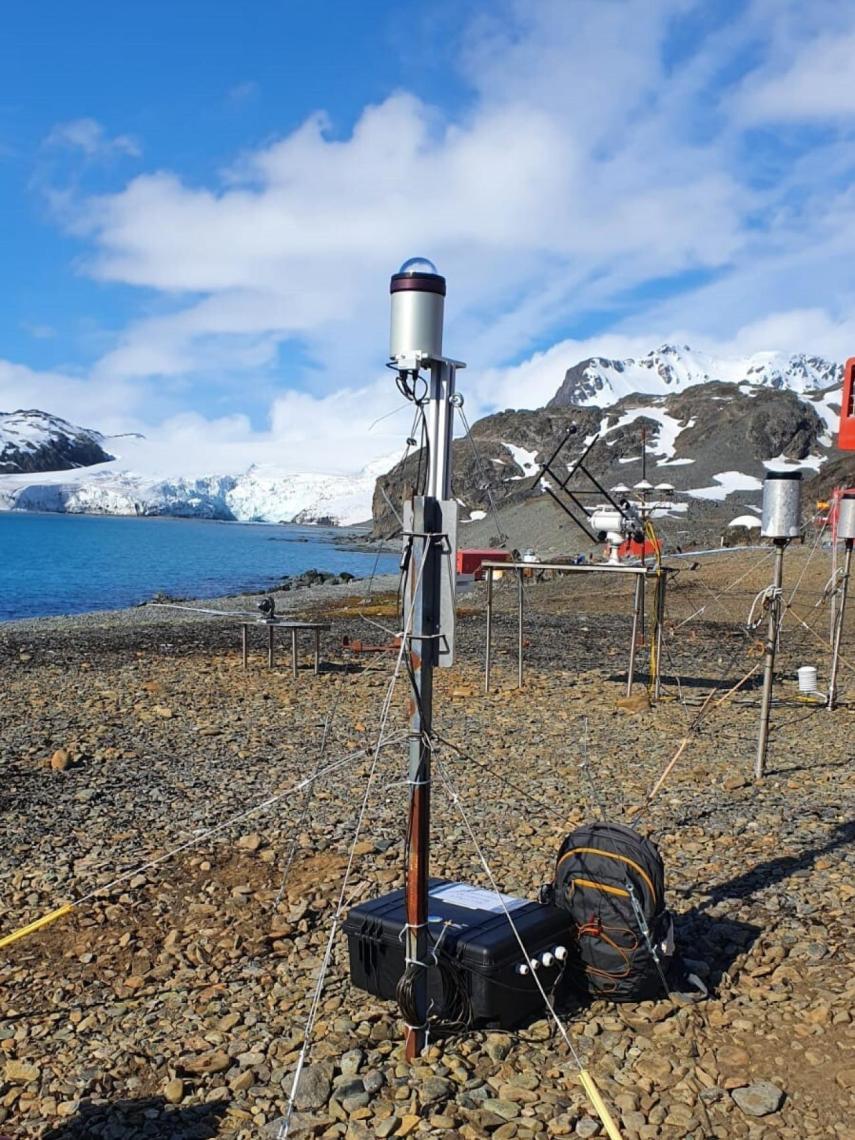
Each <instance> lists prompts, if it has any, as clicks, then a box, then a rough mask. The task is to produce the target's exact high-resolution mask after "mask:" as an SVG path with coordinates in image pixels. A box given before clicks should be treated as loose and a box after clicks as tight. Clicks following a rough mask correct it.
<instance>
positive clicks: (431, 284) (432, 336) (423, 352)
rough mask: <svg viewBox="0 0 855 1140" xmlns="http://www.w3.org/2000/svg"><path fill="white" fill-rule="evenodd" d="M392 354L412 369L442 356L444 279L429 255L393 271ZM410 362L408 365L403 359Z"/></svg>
mask: <svg viewBox="0 0 855 1140" xmlns="http://www.w3.org/2000/svg"><path fill="white" fill-rule="evenodd" d="M389 292H390V293H391V295H392V319H391V327H390V333H389V357H390V359H391V360H393V361H395V362H396V363H398V364H401V365H402V367H409V368H412V367H413V366H414V363H415V366H417V362H419V361H422V360H438V359H440V357H441V356H442V322H443V316H444V313H445V278H444V277H443V276H442V275H441V274H440V273H438V272H437V269H436V266H435V265H434V263H433V262H432V261H428V259H427V258H426V257H411V258H409V259H408V260H407V261H405V262H404V264H403V265H402V266H401V268H400V269H399V270H398V272H397V273H393V274H392V280H391V281H390V282H389ZM405 361H407V362H408V363H407V364H404V362H405Z"/></svg>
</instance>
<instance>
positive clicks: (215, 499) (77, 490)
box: [0, 436, 398, 526]
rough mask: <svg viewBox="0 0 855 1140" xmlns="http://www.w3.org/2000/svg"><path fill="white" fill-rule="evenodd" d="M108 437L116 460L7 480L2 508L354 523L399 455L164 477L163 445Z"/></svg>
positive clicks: (2, 483)
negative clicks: (335, 465) (345, 468)
mask: <svg viewBox="0 0 855 1140" xmlns="http://www.w3.org/2000/svg"><path fill="white" fill-rule="evenodd" d="M103 439H104V443H105V446H107V447H109V449H110V452H111V453H112V454H114V455H115V456H116V458H115V459H113V460H111V461H110V462H107V463H96V464H93V465H92V466H89V467H80V468H75V469H73V470H65V471H42V472H37V473H22V474H12V475H0V510H21V511H49V512H60V513H64V514H105V515H171V516H175V517H182V518H185V517H186V518H208V519H221V520H227V521H234V522H273V523H280V522H282V523H303V524H307V523H308V524H311V523H322V524H326V525H330V526H351V525H354V524H356V523H363V522H366V521H368V520H369V519H370V518H371V500H372V496H373V494H374V484H375V481H376V479H377V477H378V476H379V475H381V474H383V473H384V472H385V471H387V470H388V469H389V467H390V466H392V465H393V464H394V462H395V461H396V460H397V458H398V457H397V456H384V457H382V458H380V459H377V460H374V461H373V462H372V463H369V464H368V465H367V466H366V467H364V468H363V469H362V470H361V471H359V472H358V473H356V474H354V475H329V474H312V473H299V474H295V473H293V472H290V471H288V470H286V469H285V468H284V467H279V466H276V465H275V464H254V465H252V466H250V467H249V468H247V469H246V470H243V471H240V470H238V471H234V472H230V473H227V474H216V475H211V474H198V475H194V474H175V475H164V474H163V473H162V471H161V472H158V473H157V474H155V473H154V471H153V468H157V467H158V466H160V464H161V463H162V461H163V456H162V452H161V450H160V449H159V448H157V446H156V445H149V443H148V441H146V440H145V439H142V438H140V437H131V436H124V437H119V436H117V437H103ZM178 461H179V460H175V459H173V462H178Z"/></svg>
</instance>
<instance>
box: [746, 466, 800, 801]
mask: <svg viewBox="0 0 855 1140" xmlns="http://www.w3.org/2000/svg"><path fill="white" fill-rule="evenodd" d="M801 478H802V473H801V471H769V472H767V474H766V480H765V482H764V484H763V525H762V529H761V532H760V533H761V534H762V535H763V536H764V538H771V539H772V541H773V542H774V544H775V547H776V552H775V573H774V577H773V579H772V585H771V587H770V588H769V589H768V590H767V591H766V604H767V607H768V611H769V624H768V628H767V633H766V646H765V660H764V663H763V698H762V701H761V704H760V732H759V736H758V739H757V757H756V759H755V761H754V776H755V778H756V779H758V780H760V779H762V778H763V775H764V773H765V769H766V751H767V749H768V747H769V721H770V715H771V709H772V682H773V678H774V671H775V652H776V650H777V647H778V634H779V633H780V629H781V614H782V608H783V597H782V586H783V581H784V551H785V550H786V548H787V546H788V545H789V543H790V539H792V538H798V537H799V535H800V534H801Z"/></svg>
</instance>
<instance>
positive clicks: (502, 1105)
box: [481, 1096, 520, 1120]
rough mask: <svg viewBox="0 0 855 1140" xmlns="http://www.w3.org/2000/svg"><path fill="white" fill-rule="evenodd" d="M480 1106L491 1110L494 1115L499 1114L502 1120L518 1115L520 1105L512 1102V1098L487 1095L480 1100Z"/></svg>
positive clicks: (511, 1118)
mask: <svg viewBox="0 0 855 1140" xmlns="http://www.w3.org/2000/svg"><path fill="white" fill-rule="evenodd" d="M481 1107H482V1108H483V1109H484V1110H485V1111H486V1112H492V1113H493V1114H494V1115H496V1116H501V1117H502V1119H503V1120H513V1119H514V1117H516V1116H519V1114H520V1106H519V1105H518V1104H514V1102H513V1101H512V1100H500V1099H499V1098H498V1097H492V1096H491V1097H487V1099H486V1100H485V1101H483V1102H482V1105H481Z"/></svg>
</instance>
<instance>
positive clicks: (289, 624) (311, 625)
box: [240, 619, 332, 677]
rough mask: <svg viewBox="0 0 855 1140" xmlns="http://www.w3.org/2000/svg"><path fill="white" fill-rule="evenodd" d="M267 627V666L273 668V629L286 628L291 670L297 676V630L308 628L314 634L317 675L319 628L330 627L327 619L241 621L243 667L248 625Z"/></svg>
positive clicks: (319, 642) (245, 658)
mask: <svg viewBox="0 0 855 1140" xmlns="http://www.w3.org/2000/svg"><path fill="white" fill-rule="evenodd" d="M258 625H260V626H266V627H267V668H268V669H272V668H273V631H274V630H276V629H287V630H290V631H291V670H292V672H293V674H294V676H295V677H296V676H297V631H298V630H301V629H310V630H312V631H313V632H314V635H315V676H317V674H318V671H319V667H320V661H321V630H329V629H332V624H331V622H328V621H279V620H278V619H276V620H275V621H242V622H241V623H240V626H241V660H242V662H243V667H244V669H245V668H246V660H247V630H248V629H249V628H250V626H258Z"/></svg>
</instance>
